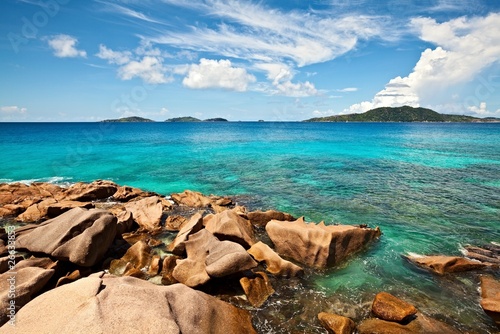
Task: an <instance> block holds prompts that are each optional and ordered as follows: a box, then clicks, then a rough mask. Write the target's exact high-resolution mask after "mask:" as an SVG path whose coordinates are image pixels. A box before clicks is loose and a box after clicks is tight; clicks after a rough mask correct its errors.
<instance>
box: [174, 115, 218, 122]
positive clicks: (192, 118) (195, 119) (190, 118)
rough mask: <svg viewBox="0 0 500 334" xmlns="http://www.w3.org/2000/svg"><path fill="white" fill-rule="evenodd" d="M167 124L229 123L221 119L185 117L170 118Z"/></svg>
mask: <svg viewBox="0 0 500 334" xmlns="http://www.w3.org/2000/svg"><path fill="white" fill-rule="evenodd" d="M165 122H228V120H227V119H225V118H220V117H216V118H209V119H206V120H201V119H198V118H196V117H191V116H185V117H175V118H169V119H167V120H166V121H165Z"/></svg>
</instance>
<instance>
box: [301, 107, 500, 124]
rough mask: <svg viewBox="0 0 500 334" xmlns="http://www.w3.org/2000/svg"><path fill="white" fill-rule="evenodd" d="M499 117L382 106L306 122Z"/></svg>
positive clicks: (494, 119) (454, 120) (465, 120)
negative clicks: (359, 112) (478, 116)
mask: <svg viewBox="0 0 500 334" xmlns="http://www.w3.org/2000/svg"><path fill="white" fill-rule="evenodd" d="M498 121H500V119H498V118H491V117H490V118H477V117H472V116H465V115H463V116H462V115H448V114H440V113H438V112H435V111H434V110H431V109H427V108H413V107H409V106H403V107H395V108H391V107H382V108H376V109H372V110H369V111H367V112H365V113H362V114H348V115H336V116H328V117H317V118H311V119H308V120H305V121H304V122H463V123H469V122H498Z"/></svg>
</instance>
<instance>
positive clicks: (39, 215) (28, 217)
mask: <svg viewBox="0 0 500 334" xmlns="http://www.w3.org/2000/svg"><path fill="white" fill-rule="evenodd" d="M54 203H57V201H56V200H55V199H53V198H48V199H45V200H43V201H41V202H38V203H35V204H33V205H31V206H29V207H28V208H27V209H26V211H24V212H23V213H22V214H20V215H19V216H17V218H16V220H18V221H21V222H37V221H40V220H42V219H43V218H45V217H46V216H47V210H48V206H49V205H51V204H54Z"/></svg>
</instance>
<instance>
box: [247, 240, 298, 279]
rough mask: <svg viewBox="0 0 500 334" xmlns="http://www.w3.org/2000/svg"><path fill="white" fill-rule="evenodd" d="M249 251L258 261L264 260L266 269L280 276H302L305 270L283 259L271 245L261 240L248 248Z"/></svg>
mask: <svg viewBox="0 0 500 334" xmlns="http://www.w3.org/2000/svg"><path fill="white" fill-rule="evenodd" d="M248 253H249V254H250V255H252V257H253V258H254V259H255V260H256V261H258V262H264V263H265V264H266V270H267V271H268V272H269V273H271V274H273V275H274V276H278V277H286V278H290V277H296V276H302V275H303V274H304V270H303V269H302V268H301V267H299V266H297V265H296V264H293V263H292V262H290V261H287V260H283V259H282V258H281V257H280V256H279V255H278V254H276V253H275V252H274V251H273V250H272V249H271V247H269V246H268V245H266V244H265V243H263V242H262V241H259V242H257V243H255V244H253V246H252V247H250V249H249V250H248Z"/></svg>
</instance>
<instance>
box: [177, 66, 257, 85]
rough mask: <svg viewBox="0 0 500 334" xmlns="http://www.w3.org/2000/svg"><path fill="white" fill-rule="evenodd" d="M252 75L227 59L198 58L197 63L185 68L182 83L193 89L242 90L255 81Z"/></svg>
mask: <svg viewBox="0 0 500 334" xmlns="http://www.w3.org/2000/svg"><path fill="white" fill-rule="evenodd" d="M255 81H256V79H255V77H254V76H253V75H251V74H248V73H247V71H246V70H245V69H244V68H239V67H233V66H232V64H231V61H229V60H227V59H221V60H212V59H205V58H202V59H200V63H199V64H192V65H190V66H189V67H188V69H187V75H186V77H185V78H184V80H183V81H182V83H183V85H184V86H186V87H189V88H193V89H202V88H224V89H229V90H235V91H238V92H244V91H246V90H247V87H248V85H249V84H250V83H252V82H255Z"/></svg>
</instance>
